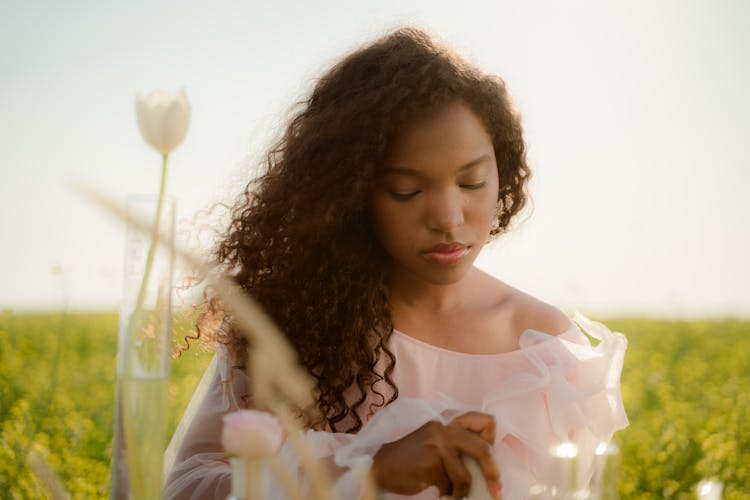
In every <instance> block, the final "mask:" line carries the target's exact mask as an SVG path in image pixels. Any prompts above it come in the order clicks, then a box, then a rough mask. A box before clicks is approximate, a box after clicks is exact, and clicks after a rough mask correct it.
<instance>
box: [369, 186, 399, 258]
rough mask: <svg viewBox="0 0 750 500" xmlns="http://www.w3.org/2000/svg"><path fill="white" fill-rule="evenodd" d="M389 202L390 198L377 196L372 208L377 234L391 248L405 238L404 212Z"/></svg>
mask: <svg viewBox="0 0 750 500" xmlns="http://www.w3.org/2000/svg"><path fill="white" fill-rule="evenodd" d="M402 212H403V211H402V210H399V209H398V207H396V206H394V204H393V203H389V201H388V200H384V199H382V198H376V199H375V200H374V201H373V203H372V205H371V209H370V216H371V217H372V224H373V228H374V230H375V236H376V237H377V239H378V241H380V243H381V245H383V247H385V248H386V249H389V248H390V247H392V246H393V245H394V244H398V243H399V242H400V241H401V240H402V239H403V238H402V237H401V236H402V234H403V225H404V220H405V218H404V215H406V214H404V213H402Z"/></svg>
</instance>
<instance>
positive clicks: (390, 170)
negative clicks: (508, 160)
mask: <svg viewBox="0 0 750 500" xmlns="http://www.w3.org/2000/svg"><path fill="white" fill-rule="evenodd" d="M489 159H490V155H488V154H486V153H485V154H483V155H482V156H480V157H478V158H474V159H473V160H471V161H470V162H467V163H465V164H463V165H461V166H460V167H458V169H456V173H458V172H463V171H464V170H468V169H470V168H472V167H475V166H477V165H479V164H480V163H483V162H485V161H488V160H489ZM388 174H401V175H411V176H422V175H423V174H422V172H420V171H419V170H415V169H413V168H407V167H385V168H384V169H383V175H388Z"/></svg>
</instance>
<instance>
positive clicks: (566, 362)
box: [165, 314, 628, 500]
mask: <svg viewBox="0 0 750 500" xmlns="http://www.w3.org/2000/svg"><path fill="white" fill-rule="evenodd" d="M574 321H575V322H576V323H578V324H579V325H580V327H582V328H583V329H584V330H585V331H586V333H587V334H588V335H590V336H591V337H593V338H595V339H597V340H598V344H597V345H596V346H592V345H591V344H590V342H589V340H588V338H587V337H586V336H585V335H584V334H583V333H582V332H581V331H580V330H579V328H577V327H575V326H571V328H570V329H568V330H567V331H566V332H564V333H563V334H561V335H559V336H553V335H548V334H546V333H543V332H538V331H534V330H527V331H526V332H524V333H523V335H522V336H521V339H520V349H519V350H517V351H513V352H511V353H504V354H501V355H497V356H494V355H492V356H481V355H480V356H474V355H458V354H459V353H454V354H456V355H457V356H455V357H449V358H447V359H446V360H444V361H445V363H453V364H454V366H455V368H454V372H453V373H445V374H444V376H445V377H453V378H455V376H456V374H457V373H458V371H459V370H463V368H462V366H473V367H475V366H476V364H477V363H479V364H480V365H482V366H481V370H480V372H477V373H485V374H486V375H487V376H490V375H491V371H492V370H491V368H489V367H491V366H498V368H503V369H504V370H505V371H502V370H499V371H502V374H503V375H502V378H501V379H498V380H497V381H495V380H494V379H493V380H492V383H491V388H490V389H489V390H486V391H485V392H483V393H482V396H481V398H479V399H476V398H467V397H465V394H464V393H463V392H451V393H450V394H448V393H445V392H441V391H440V390H433V391H424V393H420V394H419V397H399V399H397V400H396V401H394V402H393V403H391V404H390V405H388V406H387V407H385V408H382V409H380V410H379V411H378V412H377V413H376V414H375V415H374V416H372V417H371V418H370V419H369V421H367V423H366V424H365V425H364V426H363V428H362V429H361V430H360V432H359V433H358V434H356V435H352V434H342V433H329V432H319V431H307V432H305V434H304V435H305V438H306V440H307V441H308V443H309V444H310V446H311V448H312V449H313V450H314V452H315V453H316V455H317V456H318V457H319V458H320V459H323V460H327V461H333V462H334V463H335V464H336V465H337V466H338V467H341V468H343V469H344V470H345V472H344V473H343V475H341V476H340V477H338V478H337V481H336V490H337V493H338V496H339V498H341V499H349V498H352V499H353V498H358V497H359V492H360V490H361V487H362V484H363V479H364V477H365V475H366V474H367V473H368V470H369V468H370V466H371V464H372V457H373V456H374V455H375V454H376V453H377V451H378V450H379V449H380V446H382V444H383V443H387V442H392V441H395V440H398V439H400V438H401V437H403V436H405V435H407V434H409V433H410V432H412V431H414V430H416V429H417V428H419V427H420V426H422V425H424V424H425V423H427V422H428V421H431V420H437V421H440V422H443V423H448V422H450V421H451V420H452V419H453V418H455V417H456V416H458V415H460V414H462V413H464V412H466V411H471V410H478V411H483V412H486V413H490V414H492V415H494V416H495V418H496V421H497V441H496V443H495V454H496V458H497V463H498V467H499V469H500V474H501V479H502V481H503V498H505V499H506V500H513V499H523V498H526V497H527V496H528V491H529V488H530V487H531V486H532V485H533V484H535V483H538V482H545V480H546V478H547V476H548V474H549V470H550V458H549V449H550V447H551V446H553V445H555V444H558V443H561V442H564V441H573V442H574V443H575V444H576V445H578V447H579V450H580V455H581V457H587V456H592V457H593V450H594V448H595V446H596V445H597V444H598V443H599V442H601V441H608V440H609V439H610V438H611V436H612V434H613V433H614V432H615V431H617V430H618V429H621V428H624V427H626V426H627V425H628V420H627V416H626V414H625V410H624V408H623V404H622V400H621V397H620V387H619V379H620V372H621V370H622V363H623V357H624V352H625V349H626V348H627V341H626V339H625V337H624V336H623V335H621V334H619V333H612V332H610V331H609V330H608V329H607V328H606V327H605V326H604V325H602V324H600V323H595V322H593V321H590V320H588V319H587V318H585V317H583V316H582V315H580V314H576V315H575V316H574ZM396 347H397V346H396ZM396 352H399V351H398V349H396ZM449 353H450V351H446V356H450V354H449ZM423 354H424V356H425V358H429V359H431V360H433V358H434V357H435V355H436V353H435V352H429V353H427V352H425V353H423ZM480 360H481V361H480ZM404 361H407V360H404V359H401V358H399V357H398V355H397V366H398V363H399V362H402V363H403V362H404ZM408 362H409V363H419V360H418V359H409V360H408ZM501 364H502V365H507V366H505V367H501V366H500V365H501ZM448 366H450V365H448ZM508 367H510V371H508V370H509V368H508ZM443 368H444V367H443ZM409 373H410V375H413V373H412V372H409ZM414 373H416V372H414ZM506 373H507V374H508V375H507V376H505V374H506ZM403 375H405V373H404V372H402V376H403ZM464 375H465V376H466V377H474V378H476V374H475V373H474V372H466V371H464ZM214 378H221V377H218V376H217V377H214ZM395 382H396V384H397V385H398V386H399V388H401V384H402V383H403V385H404V386H407V385H410V382H413V381H409V380H404V379H402V380H399V378H398V377H396V379H395ZM426 382H427V383H426V385H425V384H423V385H421V386H420V387H430V385H433V386H435V387H438V388H440V387H444V386H441V385H440V384H439V383H437V382H434V383H433V381H430V380H427V381H426ZM215 385H216V384H212V386H215ZM412 385H413V384H412ZM466 389H467V391H468V392H470V390H469V389H470V388H469V387H467V388H466ZM482 390H485V389H484V388H483V389H482ZM407 393H408V391H407ZM207 397H210V396H207ZM205 406H206V405H205V404H203V405H201V409H203V408H204V407H205ZM201 411H203V410H201ZM201 411H199V412H198V413H199V414H200V413H201ZM215 418H216V422H215V425H217V426H219V427H220V425H221V424H220V422H221V418H220V416H219V415H216V416H215ZM201 420H203V419H201ZM204 425H207V424H204ZM219 431H220V428H219ZM188 434H191V433H188ZM215 444H216V446H217V447H219V448H220V444H219V443H218V437H216V443H215ZM183 455H184V454H183ZM279 458H280V459H281V461H282V462H283V463H284V465H285V466H286V467H287V468H288V470H289V472H290V473H291V474H292V476H293V477H297V478H300V479H302V478H303V477H304V475H303V473H302V470H301V468H300V466H299V462H298V461H297V459H296V457H295V456H294V454H293V453H292V451H291V449H290V447H289V445H284V447H282V450H281V452H280V454H279ZM212 460H214V461H219V462H221V463H222V464H224V462H223V461H222V460H223V457H218V456H217V455H214V454H210V453H209V454H206V453H199V454H197V455H196V456H194V457H190V456H184V461H183V462H179V461H178V463H177V464H176V466H175V469H176V470H177V471H180V470H185V469H194V470H193V471H191V472H189V473H188V474H187V475H185V474H178V476H182V477H184V478H188V479H189V478H190V477H193V478H198V477H204V478H205V482H206V484H208V483H211V482H212V481H217V480H219V479H220V478H222V477H223V475H224V474H226V475H227V477H228V471H229V469H228V465H224V466H223V468H222V467H219V466H218V465H216V464H215V463H214V462H212ZM588 466H589V464H587V463H586V462H585V459H584V460H583V461H582V462H580V463H579V467H580V470H581V472H580V473H581V474H582V475H586V474H588V473H589V472H590V471H589V469H590V468H589V467H588ZM219 469H221V472H220V471H219ZM188 479H185V481H187V482H188V483H189V484H192V483H190V482H189V481H188ZM203 483H204V481H201V482H199V483H196V484H197V485H198V486H201V487H202V485H203ZM169 487H170V485H168V488H169ZM272 489H273V491H272V495H271V497H272V498H284V493H283V489H282V488H281V486H280V485H279V484H278V483H276V482H274V481H272ZM170 491H171V490H170ZM203 491H208V490H203ZM227 491H228V483H227ZM206 496H210V494H209V495H204V498H205V497H206ZM437 496H438V494H437V489H436V488H428V489H427V490H425V491H424V492H422V493H421V494H420V495H418V496H416V497H413V498H424V499H428V498H431V499H434V498H437ZM165 497H166V498H170V497H169V496H167V495H166V494H165ZM193 497H194V498H198V495H194V496H193ZM173 498H177V497H173ZM179 498H190V497H189V496H185V497H179ZM384 498H389V499H396V498H404V497H401V496H398V495H386V496H385V497H384Z"/></svg>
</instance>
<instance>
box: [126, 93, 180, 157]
mask: <svg viewBox="0 0 750 500" xmlns="http://www.w3.org/2000/svg"><path fill="white" fill-rule="evenodd" d="M135 112H136V115H137V116H138V128H140V130H141V135H142V136H143V139H144V140H145V141H146V142H147V143H149V144H150V145H151V146H153V147H154V148H156V150H158V151H160V152H161V153H163V154H165V155H166V154H169V153H170V152H171V151H172V150H173V149H174V148H176V147H177V146H178V145H179V144H180V142H182V139H184V138H185V134H186V133H187V128H188V122H189V121H190V104H189V103H188V100H187V95H186V94H185V90H184V89H181V90H180V91H179V92H177V93H174V94H173V93H170V92H166V91H164V90H155V91H153V92H151V93H150V94H149V95H147V96H146V97H142V96H138V97H137V98H136V101H135Z"/></svg>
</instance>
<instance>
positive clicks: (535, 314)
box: [480, 272, 572, 335]
mask: <svg viewBox="0 0 750 500" xmlns="http://www.w3.org/2000/svg"><path fill="white" fill-rule="evenodd" d="M480 281H481V283H482V285H483V287H484V290H486V291H487V292H489V294H490V295H491V296H493V298H494V300H495V301H496V303H497V304H498V309H499V310H501V311H502V312H503V314H502V316H503V317H504V319H505V321H507V322H509V323H511V325H512V329H513V330H514V331H516V332H518V333H519V334H520V333H521V332H524V331H526V330H529V329H532V330H537V331H540V332H544V333H548V334H550V335H559V334H561V333H563V332H565V331H566V330H568V329H569V328H570V327H571V325H572V323H571V321H570V319H569V318H568V316H567V315H566V314H565V313H564V312H562V311H561V310H560V309H558V308H557V307H555V306H553V305H551V304H548V303H546V302H544V301H542V300H540V299H538V298H536V297H534V296H532V295H529V294H528V293H526V292H524V291H523V290H519V289H518V288H514V287H512V286H510V285H508V284H507V283H504V282H502V281H500V280H499V279H497V278H495V277H493V276H490V275H488V274H486V273H484V272H482V277H481V278H480Z"/></svg>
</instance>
